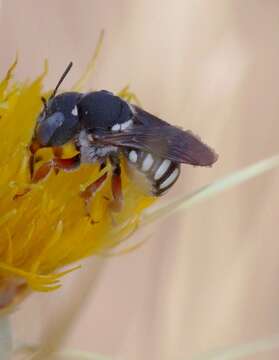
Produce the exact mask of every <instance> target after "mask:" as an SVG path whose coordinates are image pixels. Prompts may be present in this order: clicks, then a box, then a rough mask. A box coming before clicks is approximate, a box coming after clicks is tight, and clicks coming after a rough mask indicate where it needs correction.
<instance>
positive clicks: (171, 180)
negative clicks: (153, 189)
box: [159, 168, 179, 189]
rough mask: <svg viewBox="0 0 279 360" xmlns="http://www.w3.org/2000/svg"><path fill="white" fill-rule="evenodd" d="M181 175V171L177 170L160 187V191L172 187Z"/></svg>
mask: <svg viewBox="0 0 279 360" xmlns="http://www.w3.org/2000/svg"><path fill="white" fill-rule="evenodd" d="M178 175H179V169H178V168H176V169H175V170H174V171H173V172H172V173H171V174H170V176H169V177H168V178H166V180H165V181H163V182H162V184H161V185H160V186H159V188H160V189H164V188H166V187H168V186H169V185H171V184H172V183H173V182H174V181H175V180H176V179H177V177H178Z"/></svg>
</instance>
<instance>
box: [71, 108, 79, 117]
mask: <svg viewBox="0 0 279 360" xmlns="http://www.w3.org/2000/svg"><path fill="white" fill-rule="evenodd" d="M72 115H74V116H78V108H77V106H75V107H74V108H73V110H72Z"/></svg>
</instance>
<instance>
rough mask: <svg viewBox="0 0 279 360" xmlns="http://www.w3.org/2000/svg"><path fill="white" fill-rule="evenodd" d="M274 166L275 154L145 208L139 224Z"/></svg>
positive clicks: (277, 161)
mask: <svg viewBox="0 0 279 360" xmlns="http://www.w3.org/2000/svg"><path fill="white" fill-rule="evenodd" d="M276 167H279V155H275V156H273V157H271V158H268V159H265V160H262V161H259V162H257V163H255V164H253V165H250V166H247V167H246V168H244V169H242V170H238V171H235V172H233V173H232V174H230V175H228V176H225V177H224V178H222V179H220V180H216V181H214V182H213V183H211V184H209V185H207V186H205V187H202V188H201V189H199V190H197V191H196V192H194V193H192V194H189V195H185V196H182V197H179V198H178V199H175V200H172V201H170V202H168V203H167V204H163V205H157V206H154V207H153V208H151V209H150V210H147V211H146V213H145V215H144V216H143V219H142V222H141V225H147V224H150V223H152V222H153V221H156V220H158V219H161V218H163V217H165V216H168V215H170V214H172V213H173V212H176V211H178V210H186V209H188V208H190V207H191V206H193V205H195V204H197V203H199V202H201V201H203V200H207V199H209V198H211V197H213V196H215V195H217V194H219V193H222V192H223V191H225V190H228V189H231V188H233V187H235V186H237V185H240V184H242V183H244V182H246V181H248V180H250V179H252V178H254V177H256V176H259V175H262V174H264V173H266V172H268V171H270V170H272V169H274V168H276Z"/></svg>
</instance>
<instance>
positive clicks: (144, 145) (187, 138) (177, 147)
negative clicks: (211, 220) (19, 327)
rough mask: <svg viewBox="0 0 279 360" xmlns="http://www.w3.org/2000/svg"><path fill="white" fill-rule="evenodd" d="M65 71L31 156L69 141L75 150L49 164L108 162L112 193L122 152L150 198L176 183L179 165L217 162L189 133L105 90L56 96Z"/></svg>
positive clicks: (45, 112) (118, 179)
mask: <svg viewBox="0 0 279 360" xmlns="http://www.w3.org/2000/svg"><path fill="white" fill-rule="evenodd" d="M69 69H70V66H69V67H68V68H67V70H66V71H65V73H64V74H63V76H62V78H61V79H60V81H59V83H58V85H57V86H56V88H55V90H54V92H53V94H52V96H51V97H50V99H49V100H48V102H47V101H46V100H44V109H43V111H42V113H41V114H40V116H39V118H38V120H37V125H36V128H35V132H34V136H33V139H32V144H31V146H30V149H31V153H32V154H33V155H34V153H35V151H36V150H37V149H38V148H40V147H53V148H57V147H60V146H63V145H64V144H66V143H68V142H73V143H74V144H75V146H76V149H77V150H78V154H77V155H76V156H75V157H74V158H73V159H66V161H65V159H57V158H56V159H54V161H53V163H52V166H53V167H56V168H61V169H64V170H70V169H73V168H75V167H78V166H79V164H80V163H96V162H99V163H100V164H101V166H103V165H104V164H105V162H106V161H108V160H109V161H110V162H111V163H112V165H113V179H112V187H113V193H115V194H116V193H117V192H116V190H115V191H114V189H116V188H118V187H119V188H120V192H121V177H120V171H121V170H120V162H119V157H120V155H121V154H123V155H124V157H125V158H126V160H127V164H128V167H129V169H130V172H131V173H132V176H133V177H134V178H135V180H136V181H139V182H142V183H145V186H147V190H148V192H149V193H151V194H152V195H155V196H159V195H162V194H164V193H165V192H166V191H167V190H168V189H169V188H170V187H171V186H172V185H173V184H174V183H175V182H176V180H177V179H178V177H179V174H180V164H181V163H185V164H190V165H198V166H210V165H212V164H213V163H214V162H215V161H216V160H217V156H216V154H215V152H214V151H212V150H211V149H210V148H209V147H208V146H207V145H205V144H204V143H203V142H201V140H200V139H199V138H197V137H196V136H195V135H193V134H192V133H191V132H189V131H184V130H182V129H180V128H177V127H175V126H172V125H170V124H169V123H167V122H165V121H163V120H161V119H159V118H157V117H155V116H154V115H152V114H150V113H148V112H146V111H144V110H143V109H141V108H139V107H137V106H135V105H132V104H130V103H128V102H127V101H124V100H123V99H121V98H120V97H118V96H115V95H113V94H112V93H110V92H108V91H105V90H101V91H95V92H90V93H87V94H81V93H77V92H71V93H63V94H60V95H57V96H56V91H57V88H58V86H59V85H60V83H61V81H62V80H63V78H64V77H65V75H66V73H67V72H68V71H69ZM33 155H32V156H33ZM33 157H34V156H33ZM71 160H72V162H71ZM32 161H33V160H32ZM31 168H33V166H31ZM31 172H32V171H31ZM38 178H39V177H38ZM98 184H99V183H98ZM119 184H120V186H119ZM116 196H117V195H116ZM120 197H121V196H120Z"/></svg>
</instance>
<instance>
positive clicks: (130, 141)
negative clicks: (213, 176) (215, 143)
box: [92, 105, 218, 166]
mask: <svg viewBox="0 0 279 360" xmlns="http://www.w3.org/2000/svg"><path fill="white" fill-rule="evenodd" d="M131 107H132V108H133V109H134V118H133V126H132V127H131V128H127V129H126V130H123V131H120V132H111V131H103V130H101V129H100V130H99V131H97V132H95V133H94V135H93V134H92V135H93V138H94V140H93V141H94V143H95V144H96V143H99V144H100V145H115V146H119V147H131V148H135V149H140V150H144V151H146V152H150V153H152V154H154V155H157V156H159V157H162V158H165V159H169V160H171V161H174V162H178V163H185V164H191V165H198V166H211V165H212V164H214V163H215V161H217V158H218V156H217V154H216V153H215V152H214V150H212V149H211V148H210V147H209V146H207V145H206V144H204V143H203V142H202V141H201V140H200V139H199V138H198V137H197V136H195V135H194V134H192V133H191V132H190V131H184V130H182V129H180V128H177V127H175V126H172V125H170V124H169V123H167V122H166V121H163V120H161V119H159V118H157V117H156V116H154V115H152V114H150V113H148V112H146V111H144V110H142V109H141V108H139V107H137V106H135V105H131Z"/></svg>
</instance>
